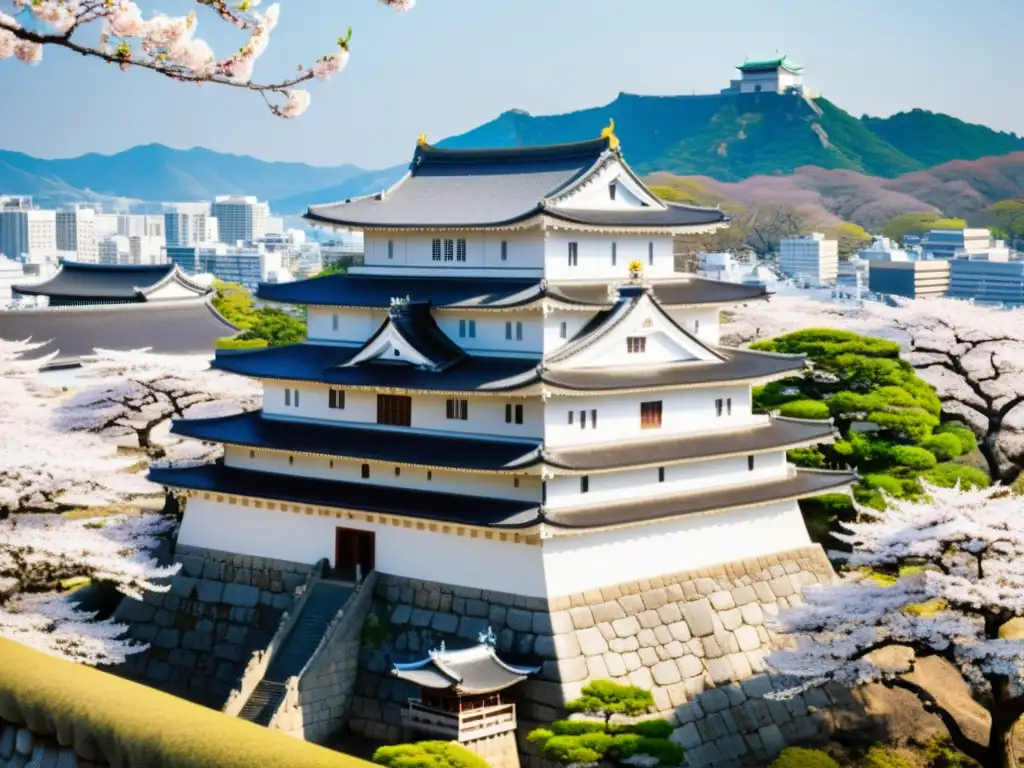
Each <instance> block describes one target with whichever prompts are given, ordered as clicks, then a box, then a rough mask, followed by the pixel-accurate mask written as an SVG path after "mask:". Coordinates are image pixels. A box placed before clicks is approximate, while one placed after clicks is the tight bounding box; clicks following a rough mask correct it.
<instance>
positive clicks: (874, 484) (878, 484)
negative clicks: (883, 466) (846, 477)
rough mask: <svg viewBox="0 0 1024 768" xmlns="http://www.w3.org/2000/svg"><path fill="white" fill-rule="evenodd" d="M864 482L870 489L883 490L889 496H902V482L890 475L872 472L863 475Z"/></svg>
mask: <svg viewBox="0 0 1024 768" xmlns="http://www.w3.org/2000/svg"><path fill="white" fill-rule="evenodd" d="M864 484H865V485H866V486H867V487H868V488H871V489H877V490H880V491H885V492H886V493H888V494H890V495H891V496H899V497H902V496H903V493H904V491H903V483H902V482H901V481H900V480H899V479H898V478H895V477H893V476H892V475H885V474H882V473H881V472H874V473H872V474H870V475H865V476H864Z"/></svg>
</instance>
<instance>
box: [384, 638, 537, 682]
mask: <svg viewBox="0 0 1024 768" xmlns="http://www.w3.org/2000/svg"><path fill="white" fill-rule="evenodd" d="M538 672H540V667H514V666H511V665H510V664H506V663H505V662H503V661H502V660H501V659H499V658H498V655H497V653H496V652H495V650H494V649H493V648H492V647H491V646H489V645H484V644H482V643H481V644H480V645H477V646H474V647H471V648H463V649H461V650H457V651H447V650H441V651H433V652H431V654H430V655H429V656H428V657H427V658H425V659H421V660H420V661H413V662H407V663H404V664H401V663H397V662H396V663H395V665H394V669H392V670H391V674H393V675H394V676H395V677H397V678H399V679H401V680H405V681H406V682H408V683H412V684H413V685H418V686H420V687H421V688H434V689H440V690H447V689H450V690H453V691H455V692H456V693H459V694H482V693H493V692H495V691H503V690H505V689H506V688H510V687H511V686H513V685H515V684H516V683H518V682H521V681H523V680H525V679H526V678H527V677H529V676H530V675H535V674H537V673H538Z"/></svg>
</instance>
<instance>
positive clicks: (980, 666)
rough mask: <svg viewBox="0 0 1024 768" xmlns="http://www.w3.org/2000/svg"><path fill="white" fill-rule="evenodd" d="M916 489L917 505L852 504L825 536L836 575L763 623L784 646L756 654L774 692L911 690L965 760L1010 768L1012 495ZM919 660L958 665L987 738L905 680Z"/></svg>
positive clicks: (1015, 571) (1017, 545) (1020, 587)
mask: <svg viewBox="0 0 1024 768" xmlns="http://www.w3.org/2000/svg"><path fill="white" fill-rule="evenodd" d="M925 490H926V492H927V494H928V497H929V501H927V502H925V503H920V504H915V503H912V502H909V501H899V500H894V499H890V500H889V501H890V503H889V507H888V509H887V510H886V511H884V512H878V511H876V510H873V509H868V508H859V512H860V517H859V522H851V523H843V524H842V527H843V528H844V529H845V530H846V533H842V534H834V535H835V536H836V538H837V539H839V540H841V541H843V542H845V543H847V544H849V545H851V546H852V548H853V551H852V553H848V554H843V553H833V555H834V557H836V558H837V559H841V560H845V563H846V570H847V572H846V575H845V577H844V578H843V579H842V580H840V581H839V582H838V583H836V584H832V585H815V586H811V587H808V588H806V589H805V591H804V593H803V599H804V601H805V602H804V604H802V605H798V606H796V607H794V608H791V609H790V610H788V611H785V612H783V613H782V614H781V615H780V616H779V617H778V619H777V620H776V622H775V626H774V628H775V629H776V630H780V631H781V632H784V633H789V634H790V635H792V638H791V639H792V640H793V641H794V642H793V644H792V647H790V648H789V649H787V650H781V651H777V652H775V653H773V654H772V655H771V656H769V657H768V659H767V661H768V664H769V666H771V667H772V668H773V669H774V670H775V671H777V672H779V673H781V674H782V675H784V676H788V677H790V678H791V679H792V680H793V681H794V682H793V684H792V686H790V687H788V688H786V689H784V690H782V691H779V692H777V693H776V694H774V696H776V697H778V698H783V699H785V698H788V697H791V696H792V695H794V694H796V693H798V692H800V691H802V690H806V689H808V688H811V687H814V686H817V685H820V684H823V683H825V682H828V681H836V682H839V683H841V684H843V685H846V686H856V685H860V684H863V683H867V682H871V681H881V682H882V683H884V684H886V685H888V686H890V687H893V688H899V689H902V690H905V691H909V692H910V693H912V694H914V695H915V696H916V697H917V698H918V699H919V700H920V701H921V702H922V703H923V705H924V707H925V709H926V710H927V711H929V712H932V713H934V714H936V715H938V716H939V717H940V718H941V719H942V721H943V723H944V724H945V726H946V728H947V729H948V731H949V734H950V737H951V739H952V741H953V744H954V745H955V746H956V747H957V748H958V749H960V750H961V751H963V752H964V753H966V754H967V755H969V756H970V757H971V758H973V759H974V760H977V761H978V762H979V763H981V764H982V765H985V766H990V767H991V768H1011V766H1016V765H1017V763H1016V759H1015V756H1014V749H1013V741H1012V735H1013V726H1014V724H1015V723H1016V722H1017V720H1018V719H1019V718H1020V716H1021V715H1022V714H1024V639H1021V638H1022V635H1021V634H1019V633H1018V632H1015V631H1014V629H1015V625H1016V624H1017V622H1013V623H1010V622H1012V621H1013V620H1014V619H1019V618H1021V617H1024V515H1022V514H1021V512H1022V510H1021V499H1020V497H1017V496H1013V495H1011V494H1010V493H1008V492H1007V490H1006V489H1005V488H987V489H977V490H972V491H961V490H960V489H959V488H951V489H949V488H947V489H944V488H936V487H932V486H928V487H926V488H925ZM885 649H897V650H895V651H889V652H887V653H886V652H885ZM925 657H938V658H941V659H945V660H946V661H948V662H949V663H951V664H952V665H954V666H955V667H956V668H958V669H959V671H960V673H961V674H962V676H963V679H964V681H965V682H966V683H967V684H968V685H969V686H970V687H971V689H972V692H973V694H974V696H975V698H976V699H977V701H978V702H979V703H980V704H981V705H982V706H984V707H985V708H986V709H987V710H988V712H989V715H990V716H991V724H990V731H989V739H988V743H987V744H982V743H979V742H977V741H975V740H973V739H972V738H970V737H969V736H968V735H967V734H966V733H965V731H964V730H963V728H961V726H960V724H959V723H958V722H957V719H956V717H955V716H954V713H953V712H951V711H950V710H949V709H947V708H945V707H944V706H943V705H942V704H941V703H940V702H939V701H938V700H937V699H936V698H935V696H934V695H933V694H932V693H931V692H929V691H928V690H927V688H926V686H925V685H922V684H921V683H920V682H919V681H917V680H912V679H910V678H908V677H907V675H908V674H910V673H912V672H913V671H914V669H915V666H916V664H917V662H918V661H919V660H920V659H922V658H925Z"/></svg>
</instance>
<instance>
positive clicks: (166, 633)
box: [153, 629, 181, 648]
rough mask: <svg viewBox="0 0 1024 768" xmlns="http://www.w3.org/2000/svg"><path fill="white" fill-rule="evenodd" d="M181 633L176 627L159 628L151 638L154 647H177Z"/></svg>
mask: <svg viewBox="0 0 1024 768" xmlns="http://www.w3.org/2000/svg"><path fill="white" fill-rule="evenodd" d="M180 639H181V633H180V632H178V630H176V629H161V630H160V631H159V632H157V633H156V637H154V638H153V647H154V648H177V647H178V642H179V641H180Z"/></svg>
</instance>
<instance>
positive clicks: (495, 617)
mask: <svg viewBox="0 0 1024 768" xmlns="http://www.w3.org/2000/svg"><path fill="white" fill-rule="evenodd" d="M507 614H508V608H506V607H505V606H504V605H492V606H491V609H490V610H489V611H488V612H487V621H489V622H490V623H491V626H492V627H503V626H505V616H506V615H507Z"/></svg>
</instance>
